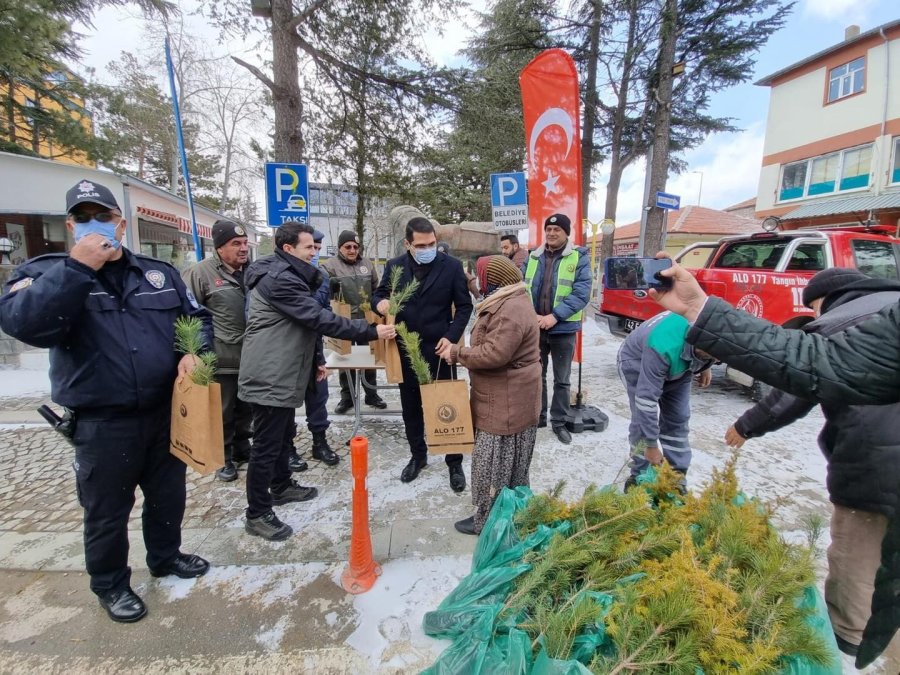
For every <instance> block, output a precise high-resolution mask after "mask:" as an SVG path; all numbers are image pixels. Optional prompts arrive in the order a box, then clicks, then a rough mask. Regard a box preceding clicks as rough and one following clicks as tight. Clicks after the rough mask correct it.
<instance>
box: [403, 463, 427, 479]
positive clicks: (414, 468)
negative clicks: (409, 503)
mask: <svg viewBox="0 0 900 675" xmlns="http://www.w3.org/2000/svg"><path fill="white" fill-rule="evenodd" d="M427 464H428V460H426V459H423V460H422V461H418V460H416V459H415V458H413V459H411V460H409V464H407V465H406V466H404V467H403V471H401V472H400V480H401V481H403V482H404V483H410V482H412V481H414V480H415V479H416V478H418V477H419V472H420V471H421V470H422V469H424V468H425V466H426V465H427Z"/></svg>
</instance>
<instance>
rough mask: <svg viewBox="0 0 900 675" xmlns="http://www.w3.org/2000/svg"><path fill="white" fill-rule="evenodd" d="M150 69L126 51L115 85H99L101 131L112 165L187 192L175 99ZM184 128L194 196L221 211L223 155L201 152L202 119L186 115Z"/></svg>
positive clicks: (113, 68) (118, 65)
mask: <svg viewBox="0 0 900 675" xmlns="http://www.w3.org/2000/svg"><path fill="white" fill-rule="evenodd" d="M149 70H150V69H149V67H148V66H147V64H142V63H141V62H140V61H139V60H138V59H137V57H135V56H134V55H133V54H129V53H125V54H123V55H122V57H121V58H120V60H119V61H117V62H114V63H113V64H111V65H110V67H109V71H110V73H111V74H112V75H113V77H114V78H115V84H113V85H111V86H106V85H95V92H96V94H97V121H98V126H99V130H98V132H99V135H100V137H101V138H102V140H103V142H104V143H105V145H106V148H107V151H106V152H107V161H106V163H107V165H108V166H109V167H110V168H112V169H113V170H115V171H119V172H122V173H128V174H131V175H134V176H136V177H137V178H140V179H141V180H146V181H148V182H150V183H153V184H154V185H158V186H160V187H162V188H166V189H168V190H170V191H171V192H174V193H176V194H181V195H183V194H185V189H184V181H183V177H182V175H181V173H180V172H179V171H178V166H179V161H180V158H179V154H178V141H177V138H176V134H175V124H174V121H173V118H172V102H171V98H170V97H169V96H167V95H166V94H165V93H164V92H163V91H162V88H161V87H160V85H159V83H158V81H157V80H156V79H155V78H154V77H153V76H152V75H151V74H150V72H149ZM183 127H184V142H185V152H186V154H187V157H188V168H189V169H190V171H191V188H192V189H193V190H194V198H195V199H196V200H197V202H198V203H200V204H203V205H204V206H208V207H209V208H213V209H218V208H219V199H218V197H219V193H218V190H219V182H218V177H219V173H220V165H219V162H218V159H217V157H215V156H213V155H210V154H205V153H203V152H201V151H200V150H199V148H198V134H199V125H198V124H197V122H195V121H192V120H188V119H187V118H186V119H185V120H184V124H183ZM173 180H174V183H173Z"/></svg>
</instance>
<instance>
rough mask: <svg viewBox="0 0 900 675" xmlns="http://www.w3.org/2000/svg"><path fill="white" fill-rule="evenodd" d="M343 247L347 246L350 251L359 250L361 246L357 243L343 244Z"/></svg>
mask: <svg viewBox="0 0 900 675" xmlns="http://www.w3.org/2000/svg"><path fill="white" fill-rule="evenodd" d="M341 248H345V249H347V250H348V251H358V250H359V246H357V245H356V244H344V245H343V246H341Z"/></svg>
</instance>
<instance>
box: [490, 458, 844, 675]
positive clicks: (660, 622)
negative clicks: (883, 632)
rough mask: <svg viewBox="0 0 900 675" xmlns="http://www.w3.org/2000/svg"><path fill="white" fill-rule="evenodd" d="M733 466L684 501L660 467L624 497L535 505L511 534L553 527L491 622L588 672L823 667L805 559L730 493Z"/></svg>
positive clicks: (603, 495) (755, 508) (601, 493)
mask: <svg viewBox="0 0 900 675" xmlns="http://www.w3.org/2000/svg"><path fill="white" fill-rule="evenodd" d="M735 462H736V457H734V458H732V460H731V462H730V463H729V464H728V465H727V466H726V467H725V468H724V469H723V470H721V471H716V472H714V475H713V478H712V480H711V482H710V484H709V486H708V487H707V488H706V489H705V490H704V491H703V492H701V493H699V494H698V495H693V494H687V495H682V494H681V493H680V491H679V490H678V481H679V480H680V478H681V476H680V474H678V473H676V472H675V471H673V470H671V469H670V468H669V467H668V466H667V465H665V466H663V467H662V468H661V469H660V470H659V471H658V473H657V479H656V481H655V482H653V483H648V484H646V485H642V486H640V487H638V488H636V489H632V490H630V491H629V492H627V493H625V494H621V493H619V492H617V491H615V490H613V489H610V488H605V489H597V488H596V487H593V486H591V487H589V488H588V489H587V490H586V491H585V493H584V495H583V496H582V498H581V499H580V500H578V501H576V502H574V503H572V504H566V503H564V502H562V501H561V500H560V499H559V496H558V495H559V489H557V490H556V491H554V492H555V493H554V494H551V495H543V496H541V495H536V496H534V497H533V498H532V499H531V500H530V502H529V503H528V505H527V507H526V508H524V509H523V510H522V511H520V512H519V513H518V514H517V515H516V517H515V523H516V526H517V531H518V533H519V535H520V537H522V538H525V537H527V536H529V534H531V533H532V532H535V531H536V530H537V529H538V528H540V527H544V526H547V527H558V531H557V532H556V534H554V536H553V537H552V538H551V539H550V541H549V542H548V543H547V544H546V545H545V546H544V547H543V548H541V549H539V550H536V551H534V552H532V553H531V554H529V555H528V556H527V557H526V560H525V562H527V563H529V564H530V565H531V570H530V571H529V572H527V573H526V574H524V575H522V576H521V577H519V578H518V579H517V581H516V585H515V587H514V589H513V591H512V593H511V594H510V596H509V597H508V598H507V600H506V602H505V603H504V605H503V609H502V613H501V619H500V625H512V624H513V623H514V624H515V625H516V626H517V627H518V628H520V629H521V630H524V631H526V632H527V633H528V634H529V636H531V638H532V640H533V643H532V648H533V649H535V650H537V649H539V648H544V649H546V651H547V653H548V654H549V655H550V656H552V657H555V658H560V659H567V658H575V657H577V658H579V659H581V660H583V661H584V662H585V663H586V664H587V665H589V667H590V669H591V670H592V671H593V672H596V673H634V672H640V673H685V674H686V675H687V674H689V675H694V674H695V673H696V672H697V670H698V669H702V670H703V671H704V672H707V673H723V672H735V673H742V674H743V673H749V674H755V673H759V674H762V673H773V672H777V671H778V670H779V669H780V668H781V665H782V662H783V661H782V660H783V659H784V657H785V656H787V655H797V656H802V657H805V658H806V659H808V660H809V661H810V662H812V663H816V664H825V663H827V660H828V659H829V658H830V656H829V653H828V651H827V649H826V646H825V645H824V644H823V643H822V640H821V639H820V638H819V637H818V635H817V634H816V633H815V632H814V631H813V629H811V628H810V627H809V626H808V625H807V623H806V620H805V619H806V616H807V613H808V612H809V610H807V609H803V608H801V604H800V599H801V598H802V597H803V595H804V593H805V591H806V589H807V588H808V587H809V586H810V585H812V584H813V583H814V573H813V554H812V550H811V548H810V547H808V546H798V545H793V544H788V543H786V542H784V541H783V540H782V539H781V538H780V537H779V535H778V533H777V532H776V531H775V529H774V528H773V527H772V526H771V524H770V520H769V518H770V515H771V514H770V512H769V510H768V509H767V508H765V507H763V506H762V505H761V504H759V503H758V502H756V501H753V500H748V499H746V498H745V497H744V496H743V495H742V494H741V493H740V490H739V488H738V484H737V479H736V477H735ZM561 524H562V526H561ZM591 636H593V637H591ZM604 636H608V638H609V639H610V640H611V641H609V640H607V639H606V637H604ZM591 640H593V642H591ZM585 645H588V647H587V648H585Z"/></svg>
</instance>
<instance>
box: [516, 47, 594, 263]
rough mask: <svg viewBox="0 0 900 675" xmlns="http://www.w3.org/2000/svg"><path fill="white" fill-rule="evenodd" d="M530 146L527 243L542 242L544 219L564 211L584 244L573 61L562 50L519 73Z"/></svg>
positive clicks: (542, 55)
mask: <svg viewBox="0 0 900 675" xmlns="http://www.w3.org/2000/svg"><path fill="white" fill-rule="evenodd" d="M519 86H520V87H521V88H522V107H523V109H524V111H525V141H526V143H527V144H528V145H527V148H528V156H527V163H526V166H527V167H528V245H529V247H530V248H535V247H537V246H540V244H541V242H542V241H543V240H544V221H545V220H546V219H547V218H548V217H549V216H552V215H553V214H554V213H564V214H565V215H567V216H568V217H569V220H571V221H572V239H573V241H574V243H575V244H577V245H579V246H580V245H581V244H582V234H583V227H582V225H581V218H582V216H581V117H580V115H579V103H580V99H579V95H578V74H577V72H576V71H575V62H574V61H573V60H572V57H571V56H569V55H568V54H567V53H566V52H564V51H563V50H562V49H548V50H546V51H543V52H541V53H540V54H538V55H537V56H536V57H535V58H534V59H533V60H532V61H531V63H529V64H528V65H527V66H525V68H524V69H523V70H522V72H521V73H520V74H519Z"/></svg>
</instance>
